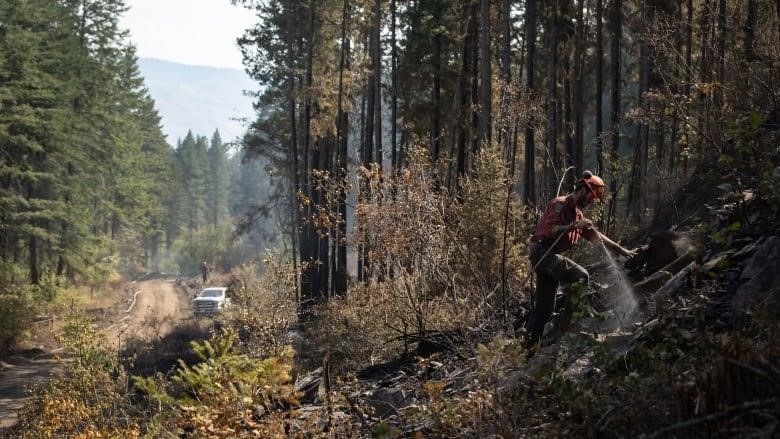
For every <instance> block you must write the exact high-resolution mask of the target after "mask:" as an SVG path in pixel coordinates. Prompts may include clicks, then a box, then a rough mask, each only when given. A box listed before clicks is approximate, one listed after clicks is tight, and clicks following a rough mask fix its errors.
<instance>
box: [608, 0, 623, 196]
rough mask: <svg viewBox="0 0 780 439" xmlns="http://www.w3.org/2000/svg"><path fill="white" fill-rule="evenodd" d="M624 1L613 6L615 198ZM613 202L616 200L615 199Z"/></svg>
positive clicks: (611, 184) (619, 1) (612, 185)
mask: <svg viewBox="0 0 780 439" xmlns="http://www.w3.org/2000/svg"><path fill="white" fill-rule="evenodd" d="M622 3H623V2H622V0H614V3H613V5H612V23H611V25H612V41H611V44H612V49H611V59H610V63H611V64H612V108H611V111H610V112H611V114H612V124H611V126H612V161H613V164H612V172H611V175H612V179H611V180H610V191H611V192H612V194H613V196H614V197H617V194H616V193H615V192H616V191H617V163H616V162H617V160H618V159H619V157H620V156H619V153H620V40H621V38H622V37H623V31H622V22H623V13H622V10H623V4H622ZM613 202H615V199H614V198H613Z"/></svg>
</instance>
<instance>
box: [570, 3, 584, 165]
mask: <svg viewBox="0 0 780 439" xmlns="http://www.w3.org/2000/svg"><path fill="white" fill-rule="evenodd" d="M576 8H577V10H576V17H577V28H576V36H575V41H574V103H573V107H574V168H575V169H574V175H575V176H579V175H582V171H583V166H584V164H583V159H584V157H583V155H584V154H583V148H584V145H583V143H584V138H585V134H584V132H583V125H584V124H583V108H582V100H583V99H582V93H583V84H582V78H583V76H584V74H583V70H584V61H583V57H584V52H585V48H584V45H585V23H584V19H583V15H582V14H583V12H582V8H583V0H578V1H577V2H576Z"/></svg>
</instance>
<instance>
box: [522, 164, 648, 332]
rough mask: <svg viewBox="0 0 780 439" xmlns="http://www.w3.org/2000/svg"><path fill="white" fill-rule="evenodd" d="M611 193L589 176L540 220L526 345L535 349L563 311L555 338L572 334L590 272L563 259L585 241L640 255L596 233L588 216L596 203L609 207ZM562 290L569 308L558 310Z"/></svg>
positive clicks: (533, 256) (532, 254)
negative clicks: (576, 300) (575, 298)
mask: <svg viewBox="0 0 780 439" xmlns="http://www.w3.org/2000/svg"><path fill="white" fill-rule="evenodd" d="M606 189H607V187H606V185H605V184H604V181H603V180H602V179H601V178H599V177H598V176H596V175H593V174H591V173H590V171H585V173H584V174H583V176H582V178H581V179H580V180H578V181H577V183H576V185H575V188H574V192H572V193H570V194H568V195H566V196H560V197H556V198H554V199H552V200H551V201H550V202H549V203H548V204H547V207H546V208H545V210H544V215H542V217H541V219H540V220H539V224H538V225H537V227H536V232H535V233H534V235H533V238H532V243H531V249H530V253H529V258H530V260H531V265H532V267H534V272H535V273H536V294H535V303H534V308H533V309H532V310H531V313H530V314H529V316H528V319H527V320H526V322H525V332H526V344H527V346H529V347H530V346H534V345H536V344H537V343H538V342H539V341H540V340H541V337H542V333H543V332H544V326H545V324H547V321H548V320H549V319H550V316H552V313H553V310H556V309H558V310H560V311H559V314H558V315H557V317H556V319H555V320H554V321H553V328H554V331H555V333H556V334H557V335H560V334H561V333H563V332H565V331H566V330H567V329H568V326H569V324H570V323H571V317H572V312H573V309H572V308H573V306H572V303H571V297H572V295H573V294H575V293H577V292H582V291H584V290H585V288H586V286H587V284H588V280H589V279H588V272H587V271H586V270H585V269H584V268H583V267H582V266H580V265H579V264H577V263H576V262H574V261H572V260H571V259H569V258H567V257H565V256H562V255H561V253H563V252H564V251H566V250H568V249H570V248H571V247H573V246H574V245H576V244H578V243H579V241H580V239H581V238H585V239H587V240H589V241H591V242H597V240H599V239H601V240H602V241H603V242H604V244H605V245H606V246H607V247H608V248H610V249H612V250H614V251H615V252H617V253H620V254H622V255H623V256H626V257H631V256H633V255H634V253H633V252H631V251H630V250H626V249H625V248H623V247H622V246H620V244H617V243H616V242H614V241H612V240H611V239H609V238H607V237H606V236H604V235H603V234H601V233H600V232H599V231H598V230H596V229H595V228H594V227H593V222H592V221H591V220H589V219H587V218H585V216H584V215H583V213H582V210H581V209H583V208H585V207H586V206H588V205H590V204H591V203H594V202H596V201H600V202H601V201H603V200H604V194H605V192H606ZM559 285H561V286H562V287H563V303H562V304H559V306H556V303H555V299H556V294H557V290H558V286H559Z"/></svg>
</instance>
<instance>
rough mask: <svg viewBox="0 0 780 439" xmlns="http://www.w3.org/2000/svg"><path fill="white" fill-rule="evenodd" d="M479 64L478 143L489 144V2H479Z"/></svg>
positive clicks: (490, 71)
mask: <svg viewBox="0 0 780 439" xmlns="http://www.w3.org/2000/svg"><path fill="white" fill-rule="evenodd" d="M480 19H481V24H480V32H479V62H480V63H481V64H480V76H481V83H480V92H479V130H478V141H479V142H485V144H486V145H489V144H490V137H491V130H492V121H491V118H492V93H493V91H492V88H493V87H492V84H493V77H492V70H493V69H492V62H491V61H492V59H491V56H490V36H491V35H490V0H481V1H480Z"/></svg>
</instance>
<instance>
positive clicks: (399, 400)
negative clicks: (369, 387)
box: [363, 387, 412, 418]
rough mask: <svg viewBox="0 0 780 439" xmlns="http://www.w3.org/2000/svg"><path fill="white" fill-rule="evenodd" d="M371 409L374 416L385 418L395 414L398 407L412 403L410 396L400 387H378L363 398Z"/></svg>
mask: <svg viewBox="0 0 780 439" xmlns="http://www.w3.org/2000/svg"><path fill="white" fill-rule="evenodd" d="M363 401H364V402H365V403H366V404H367V405H368V406H369V407H371V408H372V409H373V416H374V417H375V418H387V417H389V416H393V415H396V414H397V413H398V411H399V409H402V408H403V407H406V406H407V405H409V404H411V403H412V398H411V396H410V395H409V394H407V393H406V391H405V390H404V389H402V388H400V387H394V388H391V389H378V390H376V391H375V392H372V393H371V394H370V395H368V396H367V397H366V398H365V399H364V400H363Z"/></svg>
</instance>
